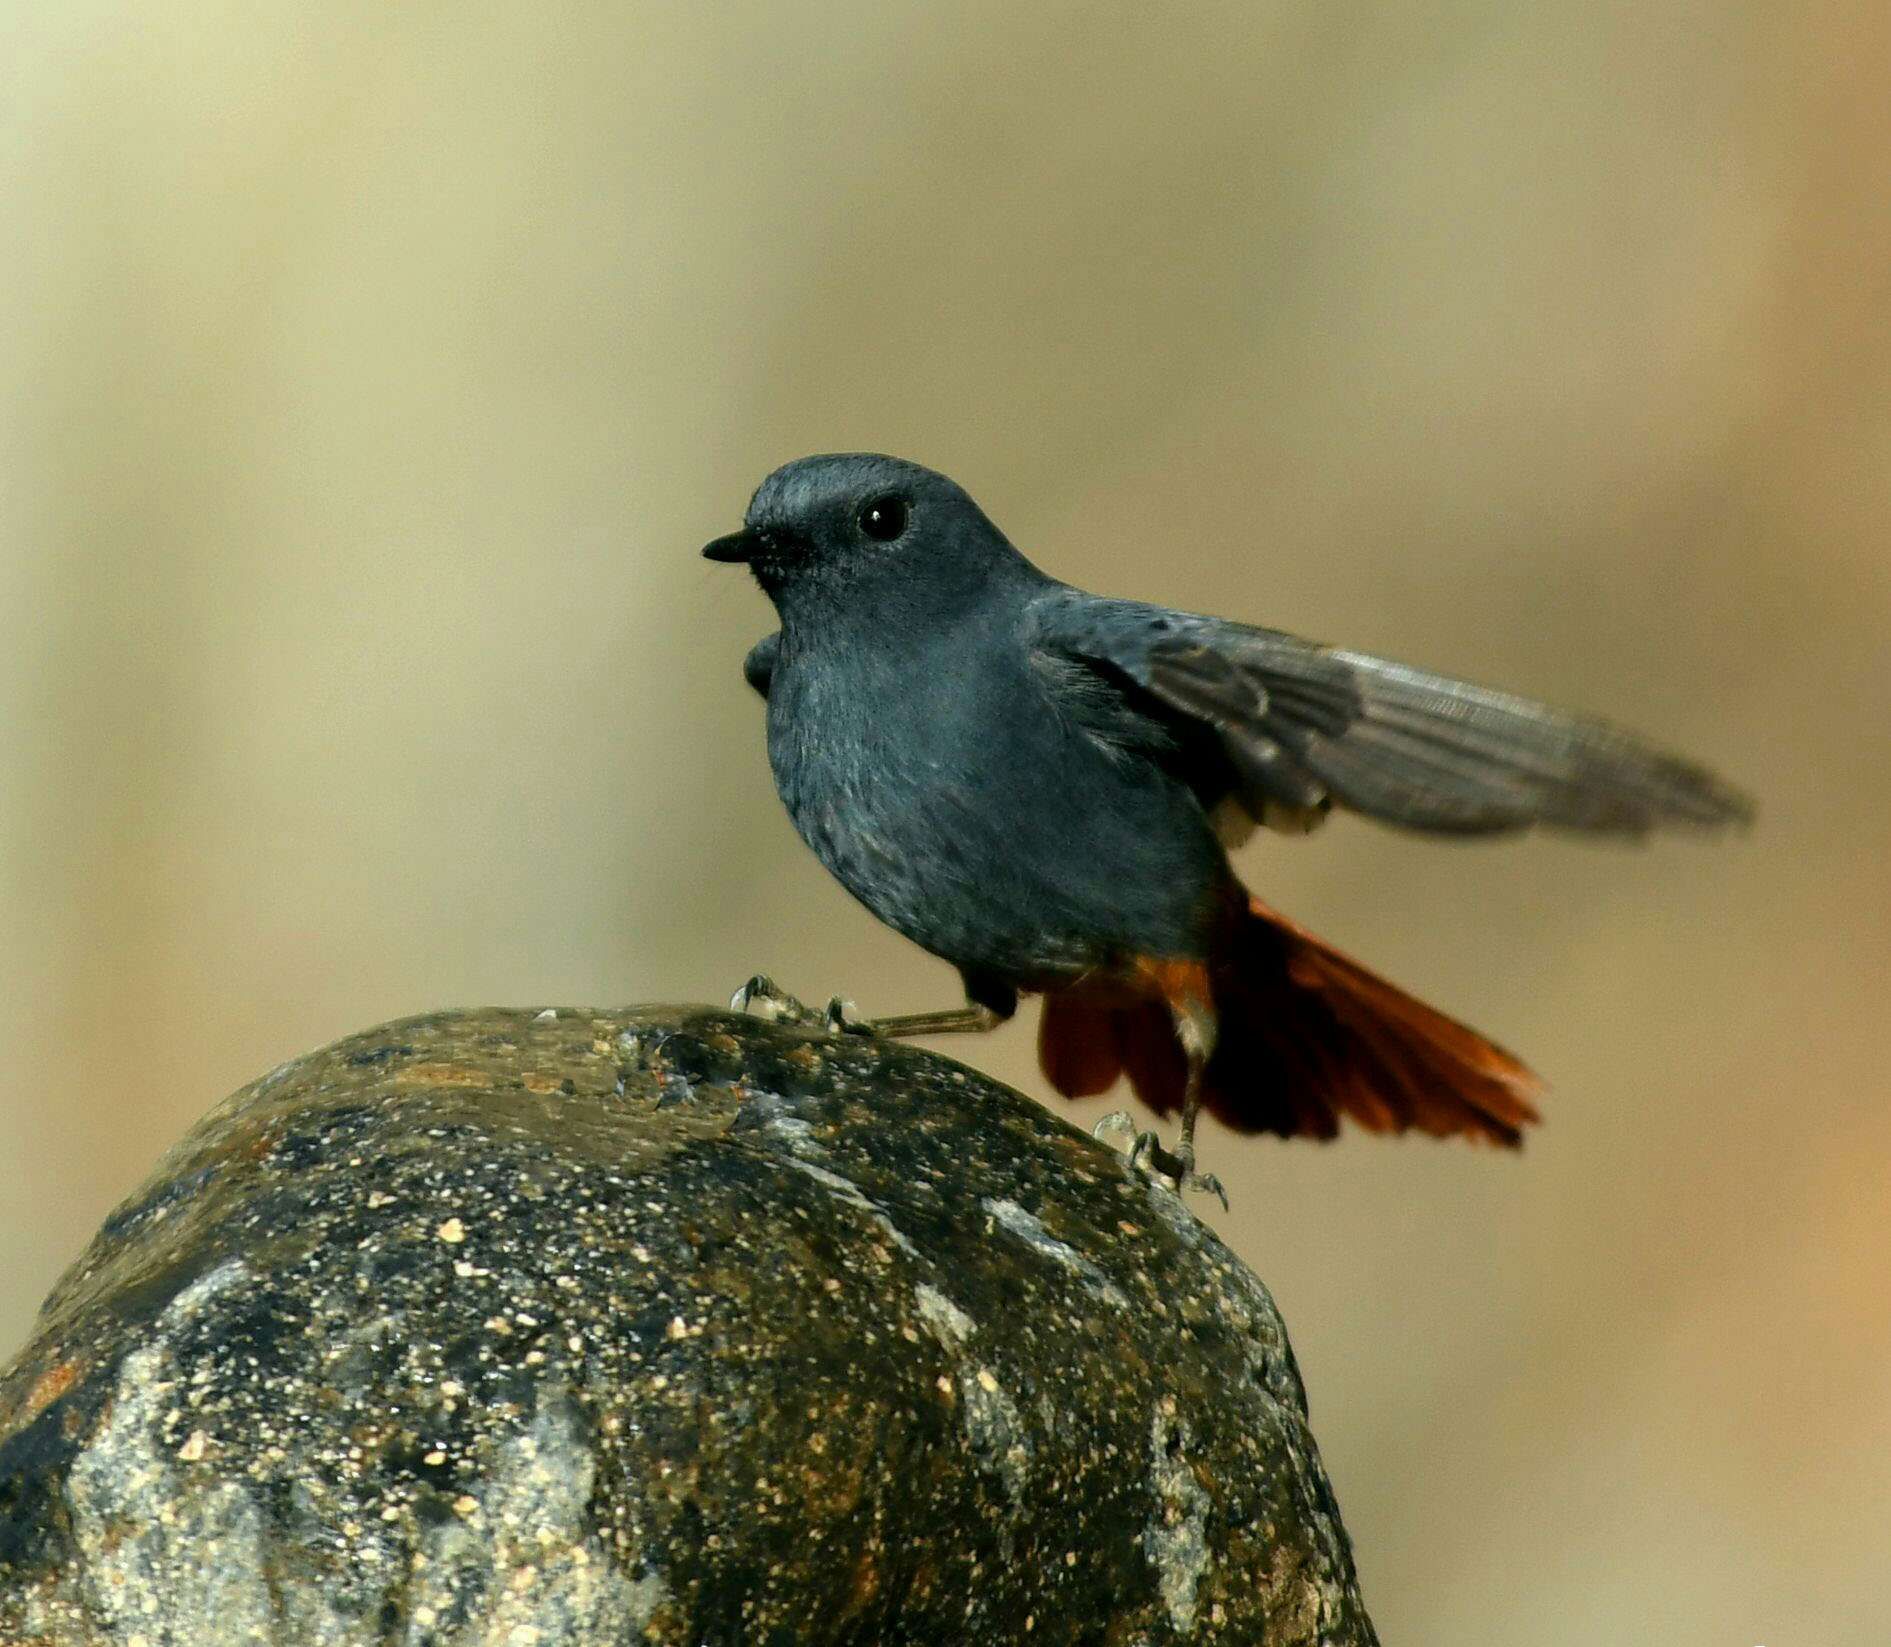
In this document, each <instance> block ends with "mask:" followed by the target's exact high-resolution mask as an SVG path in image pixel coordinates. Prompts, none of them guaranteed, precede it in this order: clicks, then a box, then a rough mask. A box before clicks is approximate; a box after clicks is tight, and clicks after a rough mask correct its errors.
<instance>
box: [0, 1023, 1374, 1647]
mask: <svg viewBox="0 0 1891 1647" xmlns="http://www.w3.org/2000/svg"><path fill="white" fill-rule="evenodd" d="M0 1640H4V1641H7V1642H9V1643H45V1644H58V1647H67V1644H78V1643H85V1644H92V1643H107V1642H110V1643H114V1644H116V1647H137V1644H140V1643H142V1644H143V1647H186V1644H188V1647H223V1644H225V1643H229V1644H235V1643H238V1642H243V1643H256V1642H266V1643H284V1644H290V1643H293V1644H296V1647H323V1644H330V1643H336V1644H339V1643H369V1642H374V1643H381V1642H388V1643H393V1642H400V1643H408V1644H414V1647H418V1644H423V1643H425V1644H433V1647H471V1644H473V1643H480V1644H508V1647H595V1644H604V1643H610V1644H613V1647H615V1644H619V1643H630V1642H639V1641H646V1640H647V1641H655V1642H675V1643H702V1644H716V1643H767V1644H778V1643H779V1644H785V1643H797V1644H801V1643H921V1642H926V1643H968V1642H969V1643H976V1644H981V1647H982V1644H987V1643H1004V1642H1025V1641H1029V1642H1032V1643H1034V1644H1035V1643H1040V1642H1044V1643H1049V1642H1071V1643H1094V1644H1098V1647H1103V1644H1106V1643H1107V1644H1110V1647H1134V1644H1147V1647H1155V1644H1158V1643H1170V1642H1244V1643H1245V1642H1267V1643H1301V1642H1305V1643H1312V1642H1322V1643H1369V1642H1372V1641H1373V1640H1374V1636H1373V1632H1372V1627H1371V1625H1370V1623H1369V1622H1368V1620H1367V1617H1366V1614H1365V1611H1364V1609H1363V1607H1362V1606H1361V1604H1360V1600H1359V1595H1358V1591H1357V1589H1356V1587H1355V1583H1354V1576H1353V1565H1352V1558H1351V1554H1350V1551H1349V1548H1348V1545H1347V1541H1346V1535H1345V1533H1344V1531H1343V1530H1342V1528H1341V1525H1340V1521H1339V1516H1338V1513H1337V1511H1336V1509H1335V1507H1334V1503H1333V1496H1332V1493H1331V1491H1330V1489H1329V1488H1328V1486H1327V1482H1326V1478H1325V1475H1324V1474H1323V1472H1322V1470H1321V1467H1320V1462H1319V1455H1318V1453H1317V1451H1316V1449H1315V1447H1314V1443H1313V1437H1312V1435H1311V1433H1310V1432H1309V1431H1308V1428H1307V1422H1306V1400H1305V1395H1304V1392H1303V1391H1302V1388H1301V1384H1300V1378H1299V1374H1298V1372H1297V1371H1296V1369H1295V1366H1294V1360H1293V1353H1292V1351H1291V1350H1290V1349H1289V1347H1288V1343H1287V1335H1286V1332H1285V1330H1284V1329H1283V1327H1282V1326H1281V1322H1280V1318H1279V1316H1278V1315H1277V1314H1276V1313H1275V1310H1274V1305H1273V1302H1272V1300H1271V1299H1270V1298H1269V1297H1268V1295H1267V1293H1266V1291H1265V1290H1264V1289H1263V1288H1262V1286H1261V1285H1260V1283H1259V1282H1258V1281H1256V1280H1255V1278H1254V1277H1253V1276H1252V1275H1251V1274H1250V1273H1249V1272H1248V1270H1247V1269H1246V1268H1245V1267H1244V1266H1243V1265H1242V1264H1240V1263H1239V1262H1238V1261H1237V1260H1236V1259H1235V1258H1234V1257H1233V1256H1232V1255H1231V1254H1230V1253H1229V1252H1228V1251H1227V1249H1226V1248H1225V1247H1223V1246H1222V1245H1221V1243H1220V1242H1219V1241H1217V1240H1216V1239H1215V1238H1214V1236H1213V1235H1212V1234H1210V1233H1209V1232H1208V1231H1207V1230H1205V1229H1204V1228H1203V1227H1202V1226H1201V1225H1200V1224H1198V1223H1197V1222H1196V1220H1195V1219H1194V1217H1193V1216H1192V1215H1191V1214H1190V1213H1189V1212H1187V1211H1186V1210H1185V1209H1184V1208H1183V1206H1182V1204H1181V1203H1180V1202H1179V1201H1178V1200H1177V1199H1176V1198H1175V1197H1174V1196H1173V1195H1172V1194H1170V1193H1169V1192H1168V1191H1167V1190H1166V1189H1163V1188H1161V1187H1159V1186H1158V1185H1156V1184H1153V1183H1151V1182H1149V1181H1148V1180H1147V1179H1145V1178H1144V1177H1143V1176H1142V1175H1141V1174H1140V1173H1138V1172H1136V1171H1134V1170H1131V1169H1130V1168H1129V1167H1128V1166H1127V1164H1126V1162H1125V1161H1124V1160H1123V1158H1122V1157H1121V1156H1120V1155H1118V1154H1116V1153H1115V1152H1114V1151H1112V1150H1110V1149H1108V1148H1106V1147H1105V1146H1103V1145H1101V1144H1099V1143H1096V1142H1094V1141H1093V1140H1091V1139H1090V1138H1088V1137H1087V1136H1085V1135H1083V1134H1081V1133H1079V1132H1077V1131H1075V1130H1073V1129H1072V1128H1071V1127H1069V1126H1067V1125H1065V1124H1064V1123H1063V1122H1061V1121H1059V1120H1058V1119H1056V1118H1054V1117H1053V1116H1051V1115H1050V1114H1049V1113H1047V1112H1046V1111H1045V1110H1043V1109H1042V1108H1040V1107H1039V1106H1038V1105H1036V1104H1034V1103H1032V1102H1030V1101H1029V1100H1027V1099H1025V1098H1023V1097H1020V1096H1019V1095H1018V1094H1016V1093H1014V1092H1011V1091H1010V1090H1008V1089H1006V1088H1004V1087H1001V1086H998V1085H996V1084H994V1083H992V1082H990V1081H988V1080H986V1079H984V1078H983V1077H981V1076H979V1075H977V1074H975V1073H974V1072H972V1071H971V1070H968V1069H966V1068H964V1067H962V1066H961V1065H958V1064H955V1063H953V1062H951V1061H950V1060H948V1059H945V1058H942V1057H939V1056H937V1055H935V1054H932V1053H928V1052H923V1051H920V1050H917V1049H914V1048H911V1047H906V1046H901V1045H896V1044H891V1043H886V1042H881V1041H876V1040H873V1039H869V1038H866V1037H861V1036H855V1035H842V1036H830V1035H827V1034H824V1033H821V1032H818V1031H814V1030H809V1029H803V1028H796V1027H792V1026H787V1025H781V1024H766V1023H762V1022H760V1021H757V1020H753V1019H747V1018H741V1017H735V1016H731V1015H729V1014H724V1013H715V1012H708V1011H703V1010H698V1009H689V1008H684V1009H660V1008H652V1009H644V1010H636V1011H628V1012H592V1011H565V1010H560V1011H558V1012H556V1013H553V1012H544V1013H539V1014H537V1015H536V1016H534V1015H533V1014H531V1013H521V1012H498V1011H490V1012H459V1013H442V1014H437V1015H434V1016H430V1017H424V1018H415V1019H409V1020H407V1021H405V1022H402V1023H396V1024H390V1025H388V1026H386V1027H385V1028H382V1029H377V1030H373V1031H370V1032H368V1033H367V1034H363V1035H357V1036H354V1037H352V1038H350V1039H348V1040H345V1041H341V1042H338V1043H336V1044H335V1045H334V1046H331V1047H327V1048H324V1049H323V1050H321V1051H319V1052H315V1053H311V1054H310V1055H309V1056H307V1057H305V1058H300V1059H297V1060H296V1061H295V1062H293V1063H290V1064H285V1065H284V1066H283V1067H282V1068H280V1069H278V1070H276V1071H274V1072H273V1073H272V1074H270V1075H267V1076H265V1077H263V1079H262V1080H260V1081H257V1082H255V1083H254V1084H253V1085H251V1086H249V1087H246V1088H245V1089H244V1090H243V1091H241V1092H239V1093H237V1094H236V1095H235V1096H234V1097H232V1098H231V1099H229V1100H228V1101H227V1102H225V1103H224V1104H223V1105H221V1106H220V1107H219V1108H218V1109H217V1110H215V1111H214V1112H213V1113H212V1114H211V1115H210V1116H209V1117H208V1118H207V1119H206V1120H205V1121H204V1122H203V1123H202V1124H201V1125H199V1126H198V1127H197V1128H196V1129H195V1131H193V1132H192V1133H191V1134H190V1135H189V1136H188V1137H187V1138H186V1139H185V1140H184V1141H183V1142H182V1143H181V1144H180V1145H179V1146H178V1147H177V1148H176V1149H174V1150H173V1151H172V1152H171V1153H170V1155H169V1156H168V1157H167V1158H166V1159H165V1160H164V1162H163V1163H162V1164H161V1165H160V1166H159V1168H158V1170H157V1172H156V1174H155V1175H154V1176H153V1178H152V1179H151V1181H150V1183H149V1184H148V1185H147V1186H146V1187H145V1188H144V1189H143V1190H142V1191H141V1192H140V1193H139V1194H138V1195H137V1196H135V1197H134V1198H133V1199H132V1200H131V1201H129V1202H128V1203H127V1204H126V1205H124V1206H123V1207H121V1208H120V1209H119V1210H118V1211H117V1212H116V1213H114V1214H113V1215H112V1217H111V1218H110V1219H109V1220H107V1222H106V1224H105V1227H104V1229H103V1230H102V1231H101V1232H100V1234H99V1235H98V1237H97V1238H96V1239H95V1240H94V1241H93V1243H92V1245H91V1247H90V1248H89V1249H88V1250H87V1252H86V1253H85V1254H84V1256H83V1257H82V1258H81V1259H80V1260H79V1262H78V1263H77V1264H76V1265H75V1266H74V1268H73V1269H72V1270H71V1272H70V1273H69V1274H68V1275H67V1276H66V1277H65V1278H64V1279H63V1280H62V1281H61V1282H60V1283H59V1285H58V1287H57V1288H56V1289H55V1290H54V1292H53V1294H52V1296H51V1298H49V1299H48V1301H47V1303H46V1306H45V1310H44V1313H43V1314H42V1316H41V1319H40V1322H39V1325H38V1330H37V1333H36V1335H35V1337H34V1339H33V1341H32V1342H31V1343H30V1344H29V1345H28V1346H27V1348H26V1349H25V1351H24V1352H23V1353H22V1354H21V1355H20V1357H19V1358H18V1359H17V1360H16V1361H15V1362H14V1364H13V1365H12V1367H11V1368H10V1369H9V1370H8V1371H7V1373H6V1374H5V1376H4V1379H3V1380H0Z"/></svg>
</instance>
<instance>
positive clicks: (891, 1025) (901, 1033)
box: [861, 1001, 1005, 1041]
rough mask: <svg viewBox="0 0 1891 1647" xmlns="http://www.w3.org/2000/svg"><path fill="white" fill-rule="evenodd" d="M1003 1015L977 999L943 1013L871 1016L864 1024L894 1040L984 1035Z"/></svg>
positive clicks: (873, 1031) (999, 1021)
mask: <svg viewBox="0 0 1891 1647" xmlns="http://www.w3.org/2000/svg"><path fill="white" fill-rule="evenodd" d="M1004 1021H1005V1020H1004V1017H1003V1015H1002V1014H1000V1013H997V1012H994V1011H993V1010H992V1009H991V1008H990V1007H988V1006H982V1005H980V1004H979V1003H978V1002H977V1001H967V1002H966V1003H965V1005H964V1006H962V1007H948V1008H946V1010H945V1011H943V1012H904V1013H900V1014H899V1015H898V1016H896V1017H892V1018H869V1019H868V1020H867V1021H866V1023H865V1024H864V1025H862V1026H861V1027H862V1028H864V1029H867V1030H870V1031H871V1032H872V1033H873V1034H875V1035H884V1036H887V1037H888V1038H889V1039H891V1040H896V1041H898V1040H905V1039H908V1038H909V1037H911V1036H915V1035H983V1034H985V1033H986V1032H987V1031H989V1030H994V1029H996V1028H997V1027H998V1026H999V1025H1000V1024H1002V1023H1003V1022H1004Z"/></svg>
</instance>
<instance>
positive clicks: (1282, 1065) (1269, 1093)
mask: <svg viewBox="0 0 1891 1647" xmlns="http://www.w3.org/2000/svg"><path fill="white" fill-rule="evenodd" d="M1212 974H1213V978H1214V990H1215V1016H1216V1022H1217V1030H1216V1041H1215V1052H1214V1056H1213V1057H1212V1058H1211V1059H1210V1060H1209V1064H1208V1069H1207V1071H1206V1074H1205V1076H1204V1078H1203V1083H1202V1099H1203V1104H1204V1106H1205V1107H1206V1108H1207V1109H1208V1110H1209V1111H1211V1112H1212V1113H1213V1114H1215V1115H1217V1116H1219V1117H1220V1118H1221V1120H1222V1121H1224V1122H1225V1123H1226V1124H1227V1125H1228V1126H1230V1127H1232V1128H1234V1130H1235V1131H1237V1132H1277V1133H1280V1134H1281V1135H1282V1136H1284V1137H1289V1138H1291V1137H1296V1136H1299V1137H1313V1138H1331V1137H1333V1136H1335V1135H1336V1134H1337V1133H1338V1131H1339V1123H1340V1117H1341V1116H1348V1117H1350V1118H1351V1119H1352V1120H1353V1121H1355V1122H1356V1123H1358V1124H1359V1125H1360V1126H1363V1127H1365V1128H1366V1129H1367V1130H1368V1131H1370V1132H1405V1131H1408V1130H1416V1131H1419V1132H1424V1133H1429V1134H1430V1135H1431V1136H1433V1137H1436V1138H1447V1137H1454V1136H1457V1135H1460V1134H1461V1135H1463V1136H1465V1137H1469V1138H1474V1139H1481V1140H1484V1141H1487V1142H1490V1143H1496V1144H1504V1145H1510V1146H1515V1145H1517V1144H1519V1143H1521V1142H1522V1139H1523V1129H1524V1127H1526V1126H1528V1125H1529V1124H1530V1123H1531V1122H1533V1121H1535V1120H1537V1119H1538V1116H1537V1110H1536V1105H1535V1099H1536V1098H1537V1096H1538V1095H1539V1094H1540V1092H1541V1090H1542V1088H1541V1083H1540V1082H1539V1081H1538V1080H1537V1078H1536V1076H1535V1075H1533V1074H1532V1073H1531V1072H1530V1070H1529V1069H1528V1068H1526V1067H1525V1066H1524V1064H1522V1063H1521V1062H1520V1061H1519V1060H1518V1059H1516V1058H1515V1057H1513V1056H1512V1055H1511V1054H1510V1053H1508V1052H1506V1051H1504V1049H1503V1048H1502V1047H1500V1046H1498V1045H1496V1044H1495V1043H1494V1042H1492V1041H1490V1040H1487V1039H1486V1038H1485V1037H1484V1036H1482V1035H1480V1034H1478V1033H1477V1031H1476V1030H1474V1029H1471V1028H1469V1027H1468V1026H1466V1025H1464V1024H1461V1023H1459V1022H1458V1021H1457V1020H1456V1019H1455V1018H1449V1017H1447V1016H1445V1014H1444V1013H1442V1012H1439V1011H1437V1010H1436V1009H1435V1008H1432V1007H1428V1006H1426V1005H1425V1004H1424V1002H1422V1001H1420V1000H1417V999H1416V998H1415V997H1413V996H1411V995H1408V994H1406V993H1405V991H1404V990H1402V989H1400V988H1399V987H1398V986H1397V985H1395V984H1391V983H1388V982H1387V981H1386V980H1385V979H1384V978H1381V977H1380V976H1378V974H1377V973H1374V972H1372V971H1369V970H1368V969H1367V968H1365V967H1363V966H1361V965H1360V964H1359V963H1358V962H1357V961H1354V960H1351V959H1350V958H1348V957H1347V956H1345V955H1342V954H1341V953H1340V952H1339V951H1338V950H1336V949H1334V948H1333V947H1332V946H1331V945H1330V944H1327V943H1325V942H1324V941H1322V940H1321V939H1319V938H1316V937H1315V936H1314V935H1313V934H1312V933H1310V932H1308V931H1306V930H1305V929H1304V928H1303V927H1300V926H1298V925H1296V924H1295V923H1294V922H1292V921H1290V920H1288V919H1287V918H1286V917H1285V916H1283V915H1280V914H1277V913H1276V912H1275V911H1274V910H1271V909H1269V908H1268V907H1267V906H1266V905H1265V904H1263V903H1261V902H1260V901H1259V900H1258V899H1253V900H1250V904H1249V909H1248V911H1247V913H1246V914H1245V915H1244V916H1243V917H1242V918H1241V920H1240V922H1239V924H1238V926H1237V927H1236V929H1235V931H1234V934H1233V937H1232V939H1231V940H1230V943H1229V945H1228V948H1227V951H1226V953H1225V955H1224V956H1223V957H1222V958H1221V959H1220V961H1219V962H1218V963H1217V964H1216V965H1215V966H1214V967H1213V969H1212ZM1038 1049H1039V1059H1040V1062H1041V1063H1042V1065H1043V1068H1044V1073H1045V1075H1046V1076H1047V1077H1048V1078H1049V1079H1050V1082H1051V1084H1052V1085H1053V1086H1054V1087H1056V1089H1057V1090H1058V1091H1059V1092H1061V1093H1063V1094H1064V1095H1065V1096H1066V1097H1087V1096H1089V1095H1091V1094H1093V1093H1097V1092H1101V1091H1104V1090H1105V1089H1106V1088H1107V1087H1108V1086H1110V1084H1111V1083H1112V1082H1113V1081H1114V1080H1115V1079H1116V1076H1117V1074H1118V1073H1119V1072H1122V1073H1126V1074H1127V1075H1128V1076H1129V1078H1130V1084H1131V1086H1132V1087H1133V1088H1134V1089H1135V1091H1136V1095H1137V1096H1138V1097H1139V1098H1141V1099H1142V1100H1143V1102H1144V1103H1146V1104H1148V1105H1149V1106H1150V1107H1151V1108H1152V1109H1154V1110H1156V1111H1157V1112H1158V1113H1159V1114H1166V1113H1167V1112H1169V1111H1171V1110H1176V1109H1180V1108H1181V1105H1182V1096H1183V1091H1184V1088H1185V1084H1186V1081H1187V1073H1188V1071H1187V1064H1186V1061H1185V1060H1184V1057H1183V1054H1182V1049H1181V1046H1180V1044H1179V1043H1178V1042H1177V1040H1176V1038H1175V1032H1174V1030H1173V1028H1172V1026H1171V1020H1170V1015H1169V1011H1168V1008H1167V1007H1166V1006H1165V1005H1163V1004H1162V1003H1161V1002H1146V1003H1141V1004H1137V1005H1130V1006H1097V1005H1092V1004H1089V1003H1084V1002H1079V1001H1075V1000H1072V999H1070V998H1069V997H1063V996H1056V995H1052V996H1049V997H1047V998H1046V1000H1045V1003H1044V1017H1043V1020H1042V1022H1041V1024H1040V1025H1039V1034H1038Z"/></svg>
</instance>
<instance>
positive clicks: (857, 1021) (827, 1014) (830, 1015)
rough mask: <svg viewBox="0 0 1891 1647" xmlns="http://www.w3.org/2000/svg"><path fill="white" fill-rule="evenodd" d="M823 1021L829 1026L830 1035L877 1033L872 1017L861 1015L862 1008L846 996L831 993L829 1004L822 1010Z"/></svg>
mask: <svg viewBox="0 0 1891 1647" xmlns="http://www.w3.org/2000/svg"><path fill="white" fill-rule="evenodd" d="M821 1022H822V1023H823V1024H825V1025H826V1026H827V1033H828V1034H829V1035H872V1034H874V1033H875V1030H874V1027H873V1023H872V1021H871V1020H870V1019H867V1018H863V1017H861V1016H860V1008H859V1007H857V1006H855V1005H854V1004H853V1002H852V1001H849V1000H847V999H846V998H845V997H844V996H840V995H830V996H829V997H828V1000H827V1005H826V1006H825V1007H824V1008H822V1010H821Z"/></svg>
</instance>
